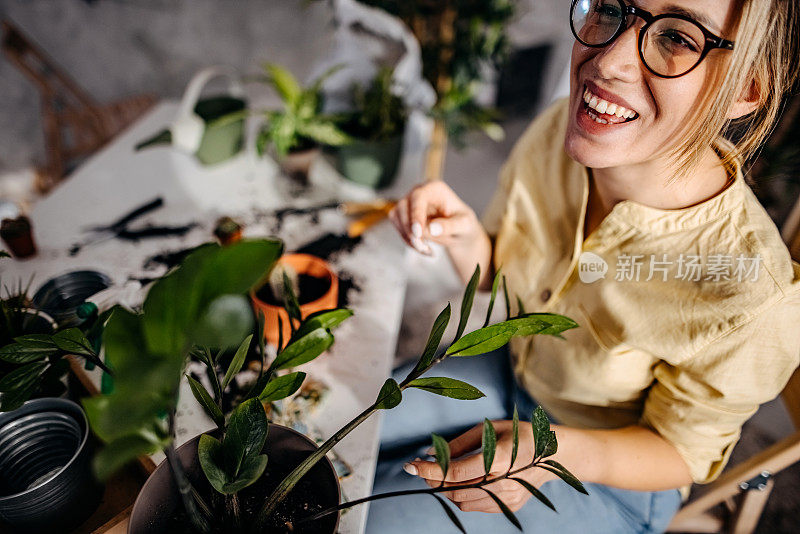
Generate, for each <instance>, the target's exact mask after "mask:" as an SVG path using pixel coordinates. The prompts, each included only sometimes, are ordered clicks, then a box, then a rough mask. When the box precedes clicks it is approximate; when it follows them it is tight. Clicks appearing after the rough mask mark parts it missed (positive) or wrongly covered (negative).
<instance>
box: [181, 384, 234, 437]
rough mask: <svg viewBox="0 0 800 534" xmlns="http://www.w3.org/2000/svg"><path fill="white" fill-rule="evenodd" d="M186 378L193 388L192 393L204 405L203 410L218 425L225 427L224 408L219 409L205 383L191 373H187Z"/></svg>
mask: <svg viewBox="0 0 800 534" xmlns="http://www.w3.org/2000/svg"><path fill="white" fill-rule="evenodd" d="M186 379H187V380H188V381H189V388H190V389H191V390H192V395H194V398H195V399H197V402H198V403H200V406H202V407H203V410H204V411H205V412H206V413H207V414H208V416H209V417H210V418H211V420H212V421H214V424H215V425H217V427H219V428H223V427H224V426H225V416H224V415H222V410H220V409H219V406H217V403H216V402H214V399H212V398H211V395H209V394H208V391H206V388H204V387H203V384H201V383H200V382H198V381H197V380H195V379H194V378H192V377H191V376H189V375H186Z"/></svg>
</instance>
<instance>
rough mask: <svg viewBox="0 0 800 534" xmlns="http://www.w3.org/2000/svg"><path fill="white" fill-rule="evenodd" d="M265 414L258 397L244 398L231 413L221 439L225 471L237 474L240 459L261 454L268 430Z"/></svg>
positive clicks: (232, 475) (233, 475)
mask: <svg viewBox="0 0 800 534" xmlns="http://www.w3.org/2000/svg"><path fill="white" fill-rule="evenodd" d="M268 429H269V427H268V423H267V414H266V412H265V411H264V406H263V405H262V404H261V401H259V400H258V399H250V400H246V401H244V402H243V403H241V404H240V405H239V406H237V407H236V408H235V409H234V410H233V413H231V417H230V420H229V421H228V427H227V429H226V431H225V439H224V440H223V443H222V446H223V456H224V461H225V467H226V472H227V473H228V475H229V476H230V478H231V479H235V478H236V477H237V476H238V473H239V469H240V467H241V465H242V461H243V460H244V459H245V458H249V457H251V456H257V455H259V454H261V450H262V449H263V448H264V442H265V441H266V439H267V431H268Z"/></svg>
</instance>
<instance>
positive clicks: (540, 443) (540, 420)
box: [531, 406, 550, 458]
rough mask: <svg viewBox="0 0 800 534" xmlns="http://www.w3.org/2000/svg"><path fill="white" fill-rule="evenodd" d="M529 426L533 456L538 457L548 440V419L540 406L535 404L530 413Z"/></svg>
mask: <svg viewBox="0 0 800 534" xmlns="http://www.w3.org/2000/svg"><path fill="white" fill-rule="evenodd" d="M531 428H532V429H533V443H534V447H535V451H534V456H535V457H536V458H540V457H541V456H542V453H544V451H545V448H546V447H547V443H548V441H549V440H550V420H549V419H548V418H547V414H546V413H545V411H544V410H543V409H542V407H541V406H537V407H536V409H535V410H533V414H531Z"/></svg>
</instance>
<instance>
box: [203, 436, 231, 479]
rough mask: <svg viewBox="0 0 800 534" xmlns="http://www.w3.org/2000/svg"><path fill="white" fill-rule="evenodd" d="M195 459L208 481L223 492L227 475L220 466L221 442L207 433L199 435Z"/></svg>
mask: <svg viewBox="0 0 800 534" xmlns="http://www.w3.org/2000/svg"><path fill="white" fill-rule="evenodd" d="M197 459H198V460H200V467H201V468H202V469H203V473H205V475H206V478H207V479H208V482H209V483H210V484H211V485H212V486H213V487H214V489H215V490H217V491H218V492H220V493H225V484H227V483H228V482H229V479H228V475H227V473H226V472H225V469H224V468H223V467H222V464H221V460H222V443H221V442H220V441H219V440H218V439H216V438H213V437H211V436H209V435H208V434H203V435H202V436H200V441H199V443H198V444H197Z"/></svg>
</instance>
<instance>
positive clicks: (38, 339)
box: [14, 334, 58, 349]
mask: <svg viewBox="0 0 800 534" xmlns="http://www.w3.org/2000/svg"><path fill="white" fill-rule="evenodd" d="M14 341H16V342H17V343H19V344H20V345H23V346H25V347H42V348H44V347H50V348H53V349H55V348H58V346H57V345H56V343H55V341H53V336H51V335H48V334H27V335H24V336H19V337H15V338H14Z"/></svg>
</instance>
